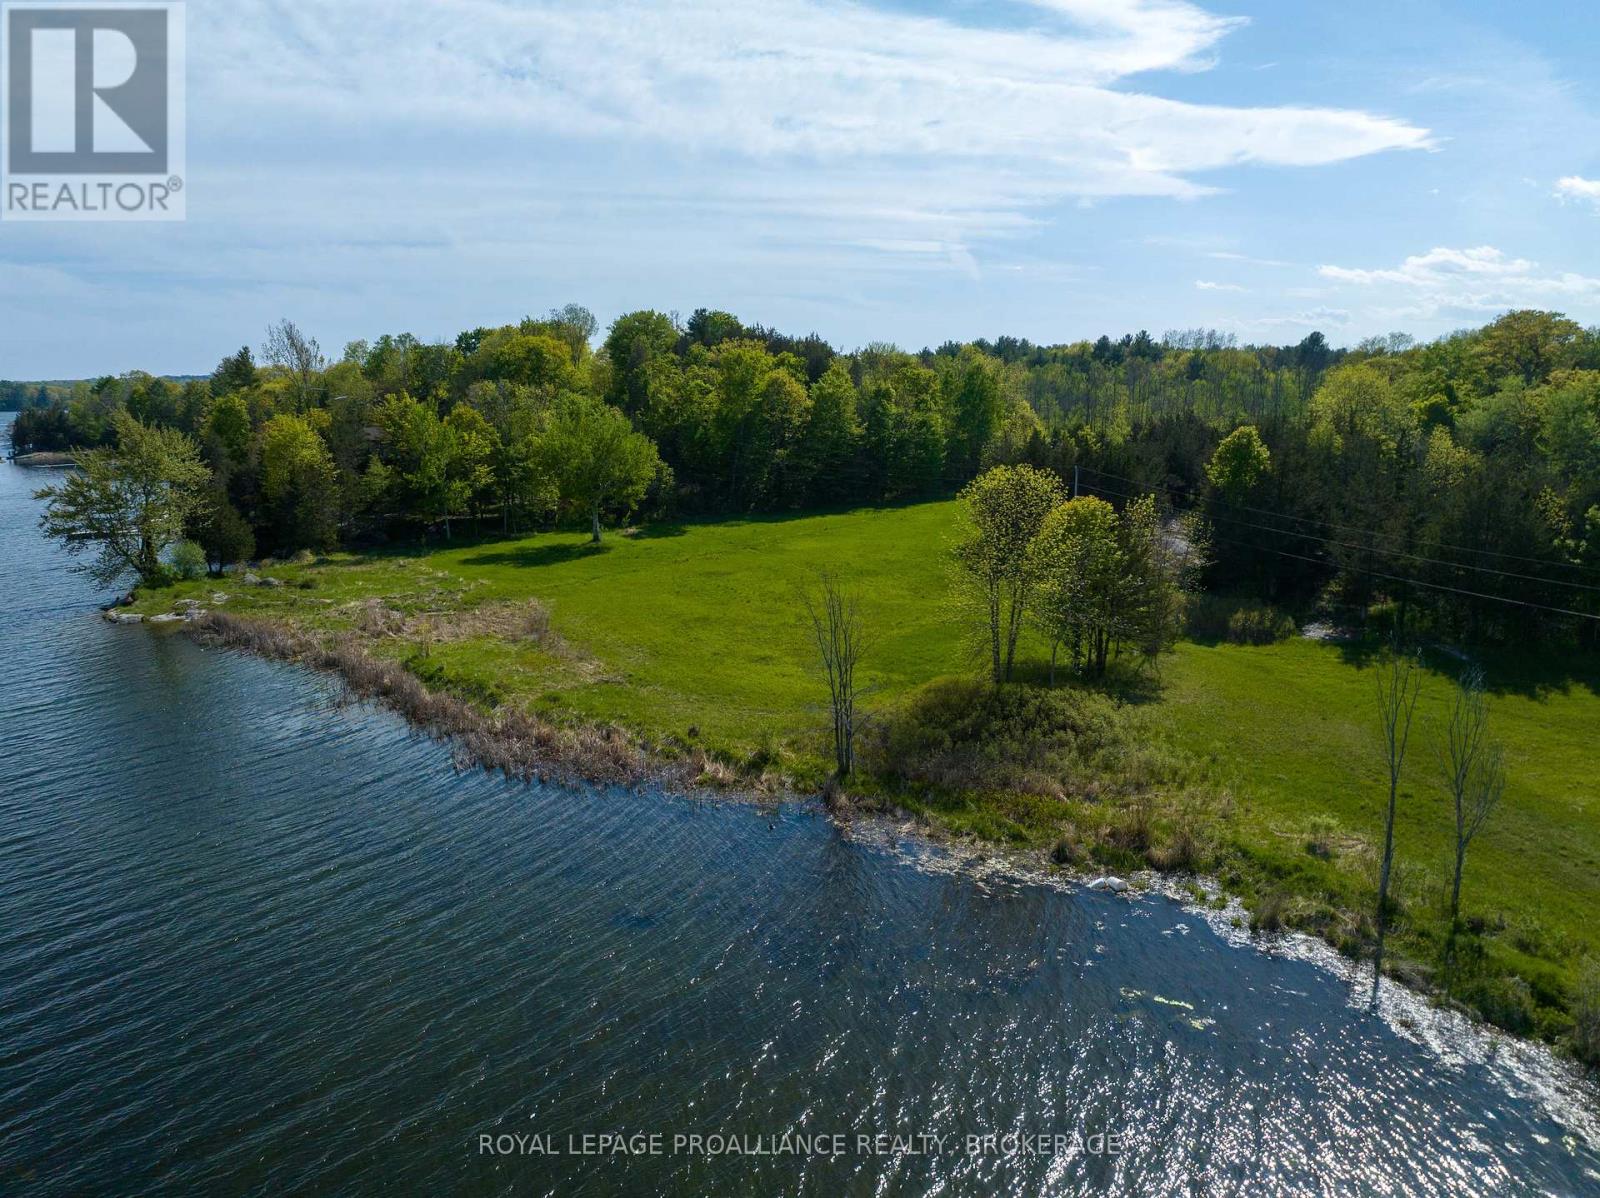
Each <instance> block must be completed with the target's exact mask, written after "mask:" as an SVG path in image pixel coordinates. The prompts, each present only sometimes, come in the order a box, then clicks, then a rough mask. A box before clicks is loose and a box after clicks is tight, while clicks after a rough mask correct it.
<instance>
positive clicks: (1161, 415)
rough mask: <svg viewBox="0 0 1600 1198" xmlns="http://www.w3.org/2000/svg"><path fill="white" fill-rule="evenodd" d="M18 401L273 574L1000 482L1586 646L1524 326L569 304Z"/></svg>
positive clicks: (1257, 565)
mask: <svg viewBox="0 0 1600 1198" xmlns="http://www.w3.org/2000/svg"><path fill="white" fill-rule="evenodd" d="M39 400H41V397H40V396H38V395H37V394H36V395H34V396H33V397H32V400H30V401H29V402H27V404H26V405H25V407H24V410H23V411H22V412H21V414H20V415H19V416H18V417H17V421H16V425H15V427H14V430H13V435H14V442H15V444H16V446H17V448H18V450H19V451H24V450H27V449H30V448H32V449H87V448H93V447H114V446H115V445H116V444H117V443H118V439H119V437H120V436H121V433H120V431H119V430H121V429H124V428H126V427H127V426H126V424H125V422H122V421H120V420H119V419H118V417H119V415H126V416H128V417H130V418H131V419H132V420H134V421H136V422H138V423H139V424H141V425H144V426H146V427H150V428H159V429H170V430H174V431H176V432H178V433H180V434H182V435H183V436H184V437H186V438H188V439H189V441H190V442H191V443H192V444H193V445H194V447H195V449H196V452H197V453H198V455H199V458H200V460H201V461H202V462H203V463H204V465H205V466H206V467H207V469H208V471H209V472H210V481H209V485H208V489H207V493H206V495H205V496H204V502H203V503H201V504H199V505H197V509H196V510H197V511H198V512H199V513H200V514H199V515H197V516H195V517H193V518H192V519H191V521H190V524H189V527H188V532H189V534H190V536H191V537H192V539H195V540H199V541H201V542H202V543H203V542H204V541H205V539H206V537H207V536H208V535H211V536H212V540H213V541H214V542H215V541H217V540H219V539H220V540H225V541H229V542H231V548H230V545H228V544H215V545H213V548H214V550H215V552H216V553H219V554H221V555H222V556H224V557H226V556H227V555H228V554H229V553H230V552H232V551H234V550H236V549H237V546H238V545H239V544H242V540H243V539H242V537H241V536H239V535H237V534H239V532H240V530H241V528H246V527H247V528H248V530H249V534H250V540H251V542H252V543H253V548H254V549H255V550H259V551H260V552H264V553H272V554H280V555H281V554H288V553H293V552H296V551H299V550H302V549H311V550H323V549H327V548H330V547H332V546H334V545H339V544H361V543H368V542H372V541H375V540H379V539H382V538H385V537H396V536H398V537H416V536H419V535H437V536H440V537H444V536H452V535H455V530H456V529H457V528H458V527H459V526H460V524H461V523H462V522H463V521H466V522H470V523H471V524H472V525H473V526H474V527H476V528H480V529H486V528H495V529H499V530H502V531H521V530H527V529H536V528H548V527H552V526H554V525H555V524H557V523H559V522H562V521H568V520H570V521H573V522H577V523H581V524H582V525H583V526H584V527H586V528H588V529H589V531H590V532H591V535H595V536H598V535H600V530H601V528H602V527H603V525H604V524H606V523H607V522H610V521H614V520H619V519H624V518H627V517H629V516H630V515H633V514H635V513H637V514H640V515H642V516H643V517H644V518H646V519H659V518H668V517H675V516H694V515H706V514H717V513H743V512H759V511H784V510H796V509H803V508H812V507H818V506H824V505H827V506H836V505H843V504H863V503H883V502H895V501H901V500H910V499H918V498H925V497H933V496H948V495H951V494H954V493H955V492H956V491H957V490H959V489H960V488H961V487H962V486H964V485H966V484H967V483H968V482H970V481H971V480H972V479H974V478H976V477H977V476H978V475H979V474H980V473H981V472H983V471H984V470H987V469H989V468H991V467H993V466H997V465H1028V466H1032V467H1034V468H1035V469H1038V470H1042V471H1045V472H1047V473H1050V474H1053V475H1054V476H1056V477H1057V478H1058V479H1060V480H1063V481H1066V480H1073V479H1076V481H1077V485H1078V492H1079V494H1080V495H1085V494H1087V495H1094V496H1097V497H1098V498H1100V499H1102V500H1105V501H1107V502H1109V503H1110V504H1111V505H1112V507H1114V508H1115V509H1116V510H1117V511H1118V512H1121V511H1122V510H1123V509H1124V508H1125V507H1127V506H1128V505H1129V504H1131V503H1133V502H1135V501H1137V500H1139V499H1141V498H1143V497H1147V496H1148V497H1150V498H1151V499H1152V501H1153V502H1154V504H1155V506H1156V509H1157V510H1158V511H1172V510H1177V511H1193V512H1199V513H1202V514H1204V515H1205V517H1206V519H1207V521H1208V525H1209V528H1210V530H1211V544H1212V559H1213V565H1212V567H1211V572H1210V577H1209V581H1210V582H1211V583H1212V584H1214V585H1215V584H1221V583H1226V585H1228V586H1229V587H1231V588H1233V589H1237V590H1240V591H1243V592H1246V593H1249V594H1253V595H1255V596H1257V597H1259V598H1260V599H1263V600H1266V601H1268V602H1271V603H1277V604H1284V605H1295V604H1303V605H1309V604H1313V603H1322V604H1324V605H1332V606H1336V607H1340V608H1345V609H1350V610H1353V611H1356V612H1358V613H1377V614H1378V615H1380V616H1381V617H1382V618H1384V619H1389V620H1395V621H1399V622H1401V623H1403V624H1407V625H1413V626H1424V625H1431V626H1433V627H1435V628H1436V629H1437V630H1438V631H1440V632H1444V633H1448V634H1450V635H1452V636H1456V637H1461V638H1465V637H1480V638H1498V639H1511V638H1514V637H1524V636H1529V635H1537V636H1543V637H1546V638H1549V639H1553V640H1557V641H1562V640H1565V641H1571V640H1573V639H1575V638H1577V639H1581V640H1582V642H1583V643H1584V644H1587V645H1593V644H1594V643H1595V628H1596V626H1597V624H1600V621H1596V620H1594V619H1590V618H1588V617H1590V616H1593V615H1600V604H1597V602H1596V600H1597V599H1600V334H1597V332H1596V331H1595V330H1585V329H1583V328H1581V327H1580V326H1578V325H1577V324H1576V323H1575V322H1573V321H1570V320H1567V319H1565V318H1563V317H1561V316H1560V315H1558V314H1555V313H1547V312H1513V313H1510V314H1508V315H1506V316H1505V317H1502V318H1501V319H1500V320H1497V321H1495V322H1494V323H1492V324H1490V325H1488V326H1486V327H1484V328H1482V329H1477V330H1471V331H1465V332H1462V333H1458V334H1454V335H1452V336H1449V337H1444V338H1441V339H1439V340H1437V341H1434V342H1430V343H1427V344H1423V345H1416V344H1412V343H1411V342H1410V340H1409V339H1408V338H1405V337H1403V336H1399V335H1394V336H1390V337H1386V338H1377V339H1373V340H1371V341H1368V342H1364V343H1362V344H1361V345H1358V346H1356V347H1354V348H1352V349H1348V350H1341V349H1334V348H1332V347H1330V346H1329V345H1328V344H1327V342H1326V340H1325V339H1324V338H1323V337H1322V336H1321V335H1320V334H1311V335H1309V336H1307V337H1306V338H1304V339H1303V340H1302V341H1300V342H1299V343H1297V344H1295V345H1288V346H1239V345H1238V344H1237V343H1236V342H1235V341H1234V339H1233V338H1231V337H1229V336H1227V335H1224V334H1219V333H1216V332H1214V331H1210V330H1188V331H1182V332H1171V333H1168V334H1166V335H1164V336H1163V337H1162V338H1160V339H1159V340H1158V339H1156V338H1153V337H1151V336H1150V335H1149V334H1148V333H1139V334H1135V335H1129V336H1124V337H1123V338H1121V339H1120V340H1112V339H1111V338H1110V337H1101V338H1099V339H1098V340H1095V341H1083V342H1078V343H1074V344H1071V345H1061V346H1037V345H1033V344H1031V343H1029V342H1027V341H1025V340H1021V339H1016V338H1008V337H1001V338H998V339H996V340H994V341H992V342H991V341H987V340H979V341H974V342H971V343H966V344H957V343H948V344H945V345H942V346H940V347H938V348H937V349H925V350H922V351H920V352H916V353H910V352H905V351H902V350H900V349H898V348H896V347H894V346H892V345H887V344H882V343H870V344H868V345H866V346H864V347H863V348H861V349H858V350H856V351H854V352H852V353H842V352H840V351H838V350H836V349H835V348H834V347H832V346H830V345H829V344H828V343H827V342H825V341H824V340H822V339H821V338H819V337H816V336H814V335H813V336H807V337H792V336H788V335H785V334H782V333H779V332H777V331H775V330H772V329H769V328H765V327H763V326H759V325H746V324H744V323H742V322H741V321H740V320H739V319H738V318H736V317H734V316H733V315H731V314H729V313H725V312H717V311H709V310H704V309H702V310H699V311H696V312H695V313H694V314H693V315H692V316H690V317H689V318H688V319H687V320H679V319H678V318H677V317H675V316H673V315H669V314H665V313H661V312H654V311H640V312H632V313H628V314H625V315H624V316H622V317H619V318H618V319H617V320H616V321H615V322H614V323H613V324H612V325H611V326H610V328H609V329H607V330H606V331H605V333H604V335H603V336H602V335H601V332H600V329H599V326H598V323H597V322H596V321H595V319H594V317H593V316H592V315H591V314H590V313H589V312H587V311H586V310H585V309H583V308H580V307H577V306H571V305H569V306H568V307H566V308H562V309H558V310H555V311H551V312H549V313H547V314H546V315H545V316H543V317H538V318H528V319H525V320H523V321H521V322H519V323H517V324H514V325H506V326H503V327H499V328H493V329H489V328H478V329H473V330H470V331H468V332H465V333H462V334H461V335H460V336H458V337H457V338H456V339H455V340H454V342H440V343H433V342H425V341H421V340H419V339H417V338H415V337H412V336H410V335H406V334H401V335H385V336H382V337H379V338H378V339H377V340H375V341H370V342H369V341H360V342H355V343H353V344H351V345H349V346H346V347H345V349H344V351H343V353H342V354H341V355H340V356H339V358H338V360H337V361H332V360H329V358H328V357H327V356H326V355H324V353H323V352H322V350H321V348H320V346H319V345H318V344H317V342H316V341H315V340H314V339H313V338H311V337H310V336H308V335H306V334H305V333H303V332H302V331H301V330H300V329H298V328H297V327H296V326H295V325H293V324H292V323H290V322H288V321H284V322H280V323H279V324H277V325H274V326H273V327H272V328H271V329H270V330H269V331H268V334H267V336H266V338H265V339H264V342H263V344H262V345H261V346H260V348H259V350H253V349H251V348H250V347H248V346H247V347H243V348H241V349H239V350H238V351H237V352H235V353H233V354H230V355H229V356H227V357H225V358H224V359H223V360H222V361H221V362H220V363H219V364H218V366H217V367H216V369H215V370H214V371H213V372H212V373H211V374H210V376H209V377H205V378H194V379H188V380H181V381H180V380H172V379H163V378H157V377H154V376H151V375H148V374H143V373H139V372H134V373H130V374H127V375H123V376H120V377H115V378H103V379H99V380H95V381H93V382H83V383H78V384H75V385H72V386H71V387H70V388H69V389H66V390H62V389H60V388H57V389H56V390H55V391H53V392H51V393H48V394H46V395H45V396H43V397H42V401H41V402H34V401H39ZM1245 429H1248V430H1250V431H1249V432H1248V434H1245V433H1242V432H1241V430H1245ZM1238 436H1248V437H1249V438H1251V439H1252V440H1251V441H1250V442H1249V443H1248V444H1246V443H1243V442H1240V441H1238V440H1234V441H1232V443H1231V449H1230V452H1232V451H1240V450H1242V451H1243V452H1242V456H1241V457H1239V458H1238V460H1237V461H1235V462H1234V463H1233V466H1232V467H1230V468H1227V469H1222V468H1220V467H1219V469H1222V473H1216V474H1214V473H1213V459H1214V457H1215V455H1216V454H1217V452H1218V450H1219V448H1220V447H1221V446H1223V445H1224V443H1225V442H1228V441H1229V439H1230V438H1236V437H1238ZM1252 461H1254V462H1256V463H1257V465H1256V466H1255V467H1252V466H1251V462H1252ZM220 528H228V529H230V530H231V532H232V533H233V534H234V535H232V536H231V537H228V538H218V537H217V536H215V535H213V534H214V532H215V530H216V529H220ZM208 530H209V531H208Z"/></svg>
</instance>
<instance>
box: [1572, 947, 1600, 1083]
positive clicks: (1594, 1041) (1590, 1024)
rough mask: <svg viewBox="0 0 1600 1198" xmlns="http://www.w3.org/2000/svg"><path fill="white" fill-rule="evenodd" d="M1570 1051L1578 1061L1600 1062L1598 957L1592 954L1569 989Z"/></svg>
mask: <svg viewBox="0 0 1600 1198" xmlns="http://www.w3.org/2000/svg"><path fill="white" fill-rule="evenodd" d="M1571 1011H1572V1052H1573V1055H1574V1056H1576V1057H1577V1058H1578V1059H1579V1060H1580V1061H1583V1062H1584V1063H1585V1064H1589V1065H1600V960H1596V959H1595V958H1593V957H1590V958H1588V959H1587V960H1586V961H1584V963H1583V967H1582V968H1581V969H1580V970H1579V971H1578V984H1577V985H1576V986H1575V987H1574V988H1573V992H1572V1003H1571Z"/></svg>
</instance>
